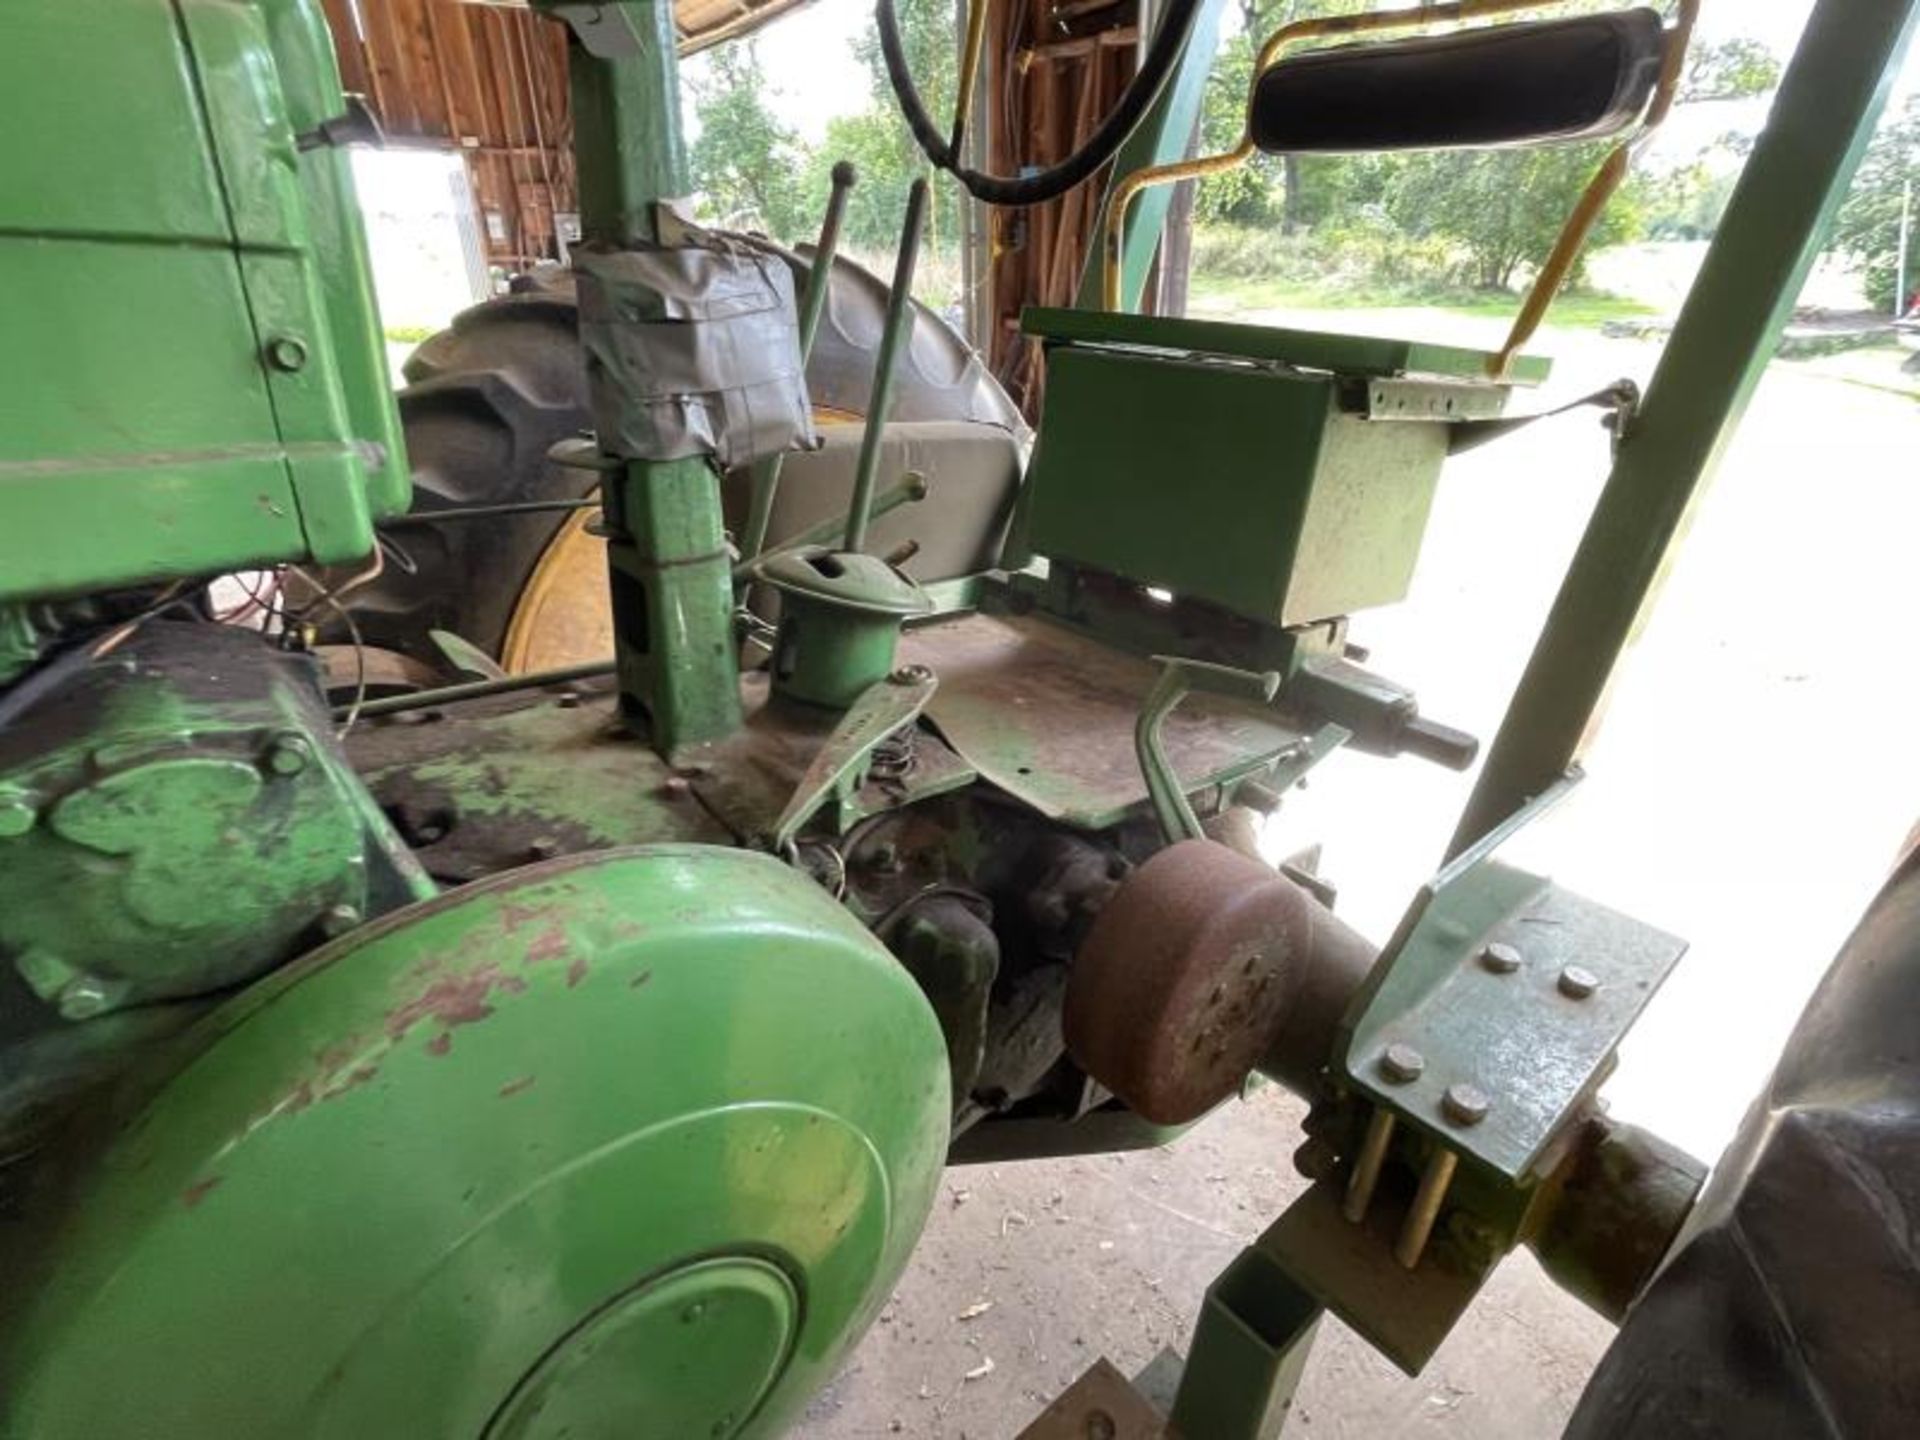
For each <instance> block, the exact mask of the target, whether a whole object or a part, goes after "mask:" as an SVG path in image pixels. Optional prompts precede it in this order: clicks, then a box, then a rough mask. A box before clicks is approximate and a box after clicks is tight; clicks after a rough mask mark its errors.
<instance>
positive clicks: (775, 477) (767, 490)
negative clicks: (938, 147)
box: [734, 160, 857, 582]
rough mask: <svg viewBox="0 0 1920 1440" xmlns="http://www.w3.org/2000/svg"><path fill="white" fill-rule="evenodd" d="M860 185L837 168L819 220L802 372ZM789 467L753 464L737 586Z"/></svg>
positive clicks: (781, 455)
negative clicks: (843, 228) (844, 222)
mask: <svg viewBox="0 0 1920 1440" xmlns="http://www.w3.org/2000/svg"><path fill="white" fill-rule="evenodd" d="M856 179H857V177H856V175H855V173H854V168H853V165H852V163H851V162H849V161H845V160H842V161H840V162H839V163H838V164H836V165H835V166H834V167H833V173H832V178H831V187H832V188H831V189H830V190H829V192H828V195H827V210H826V214H825V215H823V216H822V217H821V219H820V238H819V239H818V240H816V241H814V244H813V257H812V261H811V263H810V265H809V268H808V270H807V289H806V293H805V294H804V295H802V296H801V297H800V368H801V369H802V370H803V371H804V370H805V369H806V365H807V360H808V358H809V357H811V356H812V354H813V339H814V336H816V335H818V334H819V333H820V317H821V316H822V315H824V314H825V313H826V310H827V292H828V291H829V290H830V289H832V288H833V278H832V277H833V259H834V256H835V255H836V254H837V253H838V252H839V249H840V224H841V221H842V220H844V219H845V217H846V212H847V197H848V196H849V195H850V194H851V193H852V191H853V187H854V184H855V181H856ZM785 461H786V452H785V451H780V452H778V453H776V454H773V455H769V456H767V458H766V459H764V460H760V461H757V462H755V464H754V467H753V491H752V495H751V498H750V499H749V501H748V504H747V523H746V525H745V526H744V527H742V529H741V532H740V565H737V566H735V568H734V578H735V580H736V582H737V581H738V580H739V579H740V566H744V565H751V564H753V562H754V561H756V560H758V559H759V558H760V552H761V551H763V550H764V549H766V545H767V526H768V525H769V524H771V523H772V521H773V502H774V500H775V499H776V498H777V497H778V496H779V493H780V471H781V468H782V466H783V465H784V463H785Z"/></svg>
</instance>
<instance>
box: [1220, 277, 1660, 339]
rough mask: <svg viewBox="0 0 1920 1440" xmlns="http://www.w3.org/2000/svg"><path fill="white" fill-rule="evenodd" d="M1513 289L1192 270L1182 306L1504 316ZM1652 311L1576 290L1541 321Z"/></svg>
mask: <svg viewBox="0 0 1920 1440" xmlns="http://www.w3.org/2000/svg"><path fill="white" fill-rule="evenodd" d="M1521 298H1522V297H1521V296H1520V295H1517V294H1506V293H1489V292H1487V291H1483V290H1457V289H1446V288H1441V287H1423V286H1411V285H1409V286H1387V285H1343V286H1340V287H1337V288H1335V287H1331V286H1320V285H1294V284H1288V283H1286V282H1285V281H1279V280H1212V279H1207V278H1205V277H1199V276H1196V277H1195V279H1194V281H1193V291H1192V295H1191V298H1190V300H1189V302H1188V309H1189V310H1190V311H1191V312H1192V313H1193V314H1195V315H1209V314H1219V313H1220V312H1222V311H1231V310H1400V309H1416V308H1417V309H1423V310H1445V311H1447V312H1449V313H1450V314H1455V315H1464V316H1470V317H1472V318H1475V319H1507V318H1509V317H1511V316H1512V315H1513V314H1515V313H1516V312H1517V311H1518V310H1519V308H1520V301H1521ZM1656 313H1658V312H1657V311H1656V310H1655V308H1654V307H1653V306H1651V305H1647V304H1644V303H1642V302H1641V301H1638V300H1629V299H1627V298H1626V297H1624V296H1621V295H1605V294H1601V293H1599V292H1597V291H1587V290H1576V291H1574V292H1572V293H1571V294H1567V295H1562V296H1561V297H1560V298H1559V299H1558V300H1557V301H1555V302H1554V306H1553V309H1552V310H1551V311H1549V312H1548V314H1547V322H1548V323H1549V324H1552V325H1563V326H1567V327H1569V328H1572V329H1598V328H1599V327H1600V326H1601V325H1604V324H1605V323H1606V322H1607V321H1609V320H1628V319H1634V318H1637V317H1640V316H1645V315H1653V314H1656Z"/></svg>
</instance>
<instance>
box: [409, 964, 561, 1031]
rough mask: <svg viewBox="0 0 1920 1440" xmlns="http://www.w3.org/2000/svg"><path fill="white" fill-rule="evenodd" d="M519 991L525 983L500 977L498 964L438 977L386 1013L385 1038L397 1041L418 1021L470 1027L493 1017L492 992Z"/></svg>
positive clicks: (510, 977) (524, 987)
mask: <svg viewBox="0 0 1920 1440" xmlns="http://www.w3.org/2000/svg"><path fill="white" fill-rule="evenodd" d="M496 988H497V989H501V990H508V991H519V990H524V989H526V988H527V987H526V982H525V981H523V980H521V979H520V978H519V977H518V976H515V975H502V974H501V973H500V967H499V966H498V965H482V966H480V967H479V968H478V969H477V970H470V971H467V972H465V973H464V974H458V975H442V976H439V977H438V978H436V979H434V980H433V981H431V982H429V983H428V985H427V987H426V989H424V990H422V991H421V992H420V993H419V994H418V995H416V996H415V997H414V998H413V999H411V1000H409V1001H407V1002H406V1003H405V1004H404V1005H396V1006H394V1008H393V1009H391V1010H389V1011H388V1012H387V1037H388V1038H389V1039H392V1040H398V1039H400V1038H401V1037H402V1036H404V1035H405V1034H406V1033H407V1032H408V1031H409V1030H411V1029H412V1028H413V1027H414V1026H415V1025H417V1024H419V1023H420V1022H421V1021H422V1020H426V1019H434V1020H438V1021H439V1022H440V1023H441V1024H442V1025H446V1026H448V1027H449V1028H451V1027H452V1026H455V1025H472V1024H474V1023H475V1022H476V1021H480V1020H484V1019H486V1018H487V1017H488V1016H489V1015H491V1014H493V1006H492V1004H491V1003H490V1002H489V1000H488V996H490V995H491V994H492V993H493V991H494V990H495V989H496Z"/></svg>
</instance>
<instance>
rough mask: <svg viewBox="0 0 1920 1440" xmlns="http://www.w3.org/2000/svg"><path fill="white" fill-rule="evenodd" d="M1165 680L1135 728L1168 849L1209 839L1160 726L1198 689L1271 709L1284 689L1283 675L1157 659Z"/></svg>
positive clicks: (1167, 657) (1149, 696) (1142, 766)
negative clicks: (1188, 796) (1250, 701)
mask: <svg viewBox="0 0 1920 1440" xmlns="http://www.w3.org/2000/svg"><path fill="white" fill-rule="evenodd" d="M1154 659H1155V660H1156V661H1157V662H1158V663H1159V665H1160V667H1161V670H1160V678H1159V680H1158V681H1157V682H1155V684H1154V687H1153V689H1152V690H1150V691H1148V692H1147V699H1146V703H1145V704H1144V705H1142V706H1141V707H1140V719H1139V722H1138V723H1137V724H1136V725H1135V726H1134V731H1133V743H1134V750H1135V753H1136V754H1137V755H1138V756H1139V758H1140V773H1141V774H1142V775H1143V776H1144V777H1145V778H1146V782H1147V798H1148V799H1149V800H1151V801H1152V802H1153V810H1154V814H1156V815H1157V816H1159V818H1160V828H1161V829H1162V830H1164V831H1165V832H1166V836H1167V842H1168V843H1169V844H1178V843H1179V842H1180V841H1182V840H1204V839H1206V838H1207V837H1206V832H1205V831H1204V830H1202V829H1201V828H1200V819H1199V817H1198V816H1197V815H1195V814H1194V813H1193V805H1192V803H1191V802H1190V801H1189V800H1188V799H1187V792H1186V788H1185V787H1184V786H1183V785H1182V784H1181V783H1180V777H1179V776H1178V775H1176V774H1175V773H1174V771H1173V765H1172V763H1171V762H1170V761H1169V760H1168V759H1167V750H1166V746H1165V744H1164V743H1163V742H1162V740H1161V735H1160V727H1161V726H1162V725H1163V724H1164V723H1165V722H1166V718H1167V716H1169V715H1171V714H1172V713H1173V712H1174V710H1175V709H1176V708H1178V706H1179V704H1180V702H1181V701H1182V700H1184V699H1186V698H1187V696H1189V695H1191V694H1192V693H1193V692H1194V691H1195V690H1205V691H1207V692H1209V693H1211V694H1214V695H1225V696H1227V697H1228V698H1230V699H1236V700H1258V701H1262V702H1264V703H1268V704H1271V703H1272V701H1273V697H1274V696H1275V695H1276V694H1278V693H1279V690H1280V679H1281V677H1280V674H1279V672H1278V671H1274V670H1267V671H1255V670H1236V669H1235V668H1233V667H1232V666H1231V665H1214V664H1211V663H1209V662H1208V661H1204V660H1182V659H1179V658H1178V657H1176V656H1171V655H1156V656H1155V657H1154Z"/></svg>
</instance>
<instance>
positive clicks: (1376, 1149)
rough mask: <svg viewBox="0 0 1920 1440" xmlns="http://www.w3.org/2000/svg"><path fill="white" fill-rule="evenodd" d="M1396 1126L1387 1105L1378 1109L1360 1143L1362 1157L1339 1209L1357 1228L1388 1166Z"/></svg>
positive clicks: (1357, 1163) (1355, 1164)
mask: <svg viewBox="0 0 1920 1440" xmlns="http://www.w3.org/2000/svg"><path fill="white" fill-rule="evenodd" d="M1393 1127H1394V1115H1393V1111H1391V1110H1389V1109H1387V1107H1386V1106H1384V1105H1381V1106H1378V1107H1376V1108H1375V1110H1374V1112H1373V1119H1371V1120H1369V1121H1368V1122H1367V1138H1366V1139H1365V1140H1364V1141H1362V1142H1361V1145H1360V1157H1359V1158H1358V1159H1357V1160H1355V1161H1354V1162H1353V1178H1352V1179H1351V1180H1349V1181H1348V1182H1347V1198H1346V1200H1345V1201H1344V1202H1343V1203H1342V1204H1341V1206H1340V1213H1341V1214H1342V1215H1345V1216H1346V1217H1347V1219H1349V1220H1351V1221H1352V1222H1353V1223H1354V1224H1356V1225H1358V1224H1359V1223H1360V1222H1361V1221H1362V1220H1364V1219H1366V1218H1367V1207H1368V1206H1369V1205H1371V1204H1372V1203H1373V1189H1374V1186H1376V1185H1378V1184H1379V1183H1380V1167H1381V1166H1382V1165H1383V1164H1385V1163H1386V1159H1387V1146H1388V1145H1389V1144H1391V1143H1392V1141H1393Z"/></svg>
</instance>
